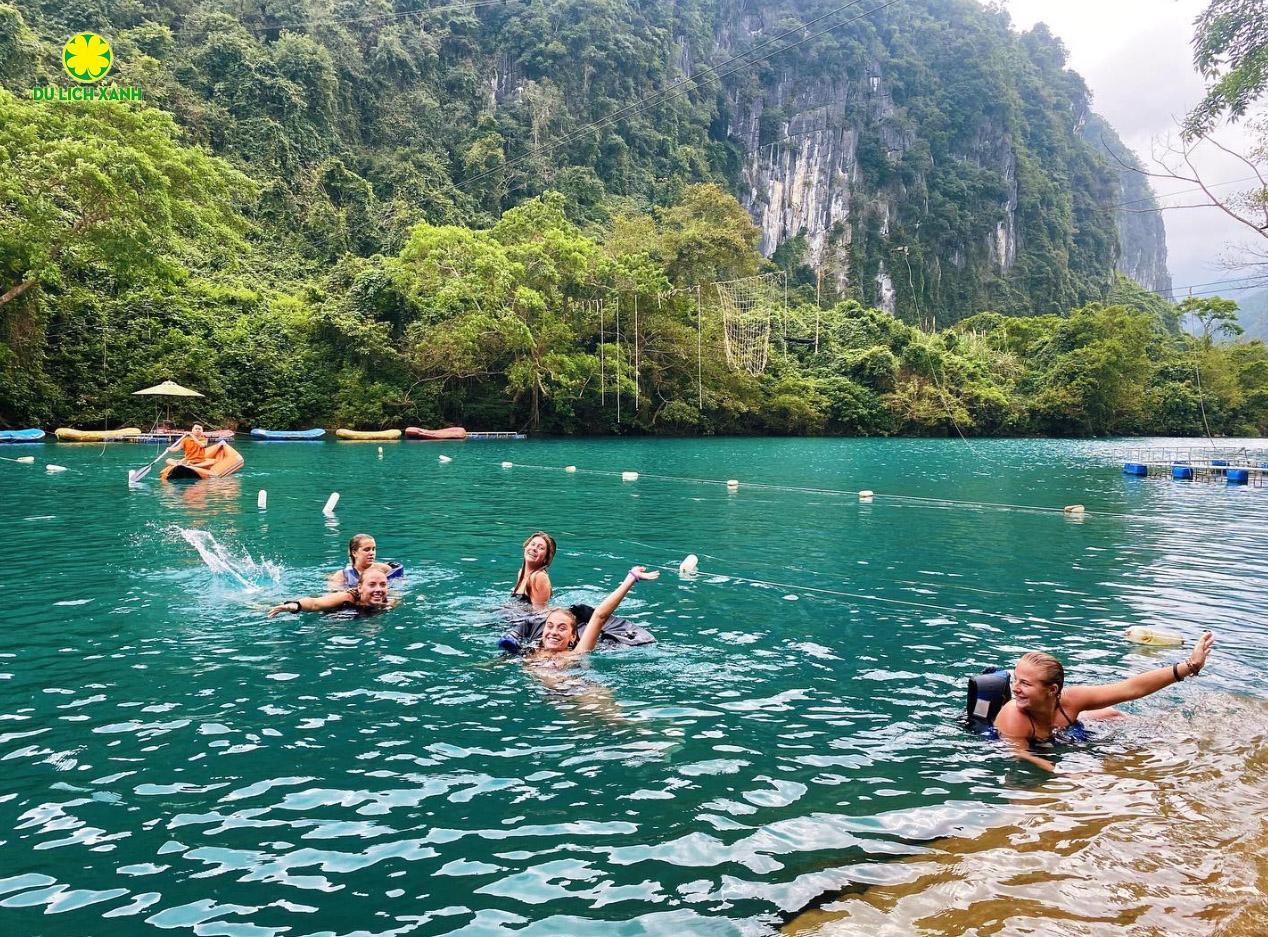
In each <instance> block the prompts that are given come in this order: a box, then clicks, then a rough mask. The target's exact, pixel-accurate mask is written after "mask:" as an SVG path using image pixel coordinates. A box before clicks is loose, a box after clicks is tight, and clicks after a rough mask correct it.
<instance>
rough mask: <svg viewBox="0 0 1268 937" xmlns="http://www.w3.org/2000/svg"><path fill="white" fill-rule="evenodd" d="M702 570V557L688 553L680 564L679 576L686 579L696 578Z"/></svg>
mask: <svg viewBox="0 0 1268 937" xmlns="http://www.w3.org/2000/svg"><path fill="white" fill-rule="evenodd" d="M699 569H700V557H698V556H696V555H695V554H694V553H688V554H687V555H686V556H685V557H683V561H682V562H681V563H679V564H678V575H679V576H682V577H683V578H684V579H689V578H690V577H692V576H694V575H695V574H696V572H697V571H698V570H699Z"/></svg>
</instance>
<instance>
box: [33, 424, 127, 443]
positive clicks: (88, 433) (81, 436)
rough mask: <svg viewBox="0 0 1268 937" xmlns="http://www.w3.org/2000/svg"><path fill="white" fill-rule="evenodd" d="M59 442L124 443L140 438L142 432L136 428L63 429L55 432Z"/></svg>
mask: <svg viewBox="0 0 1268 937" xmlns="http://www.w3.org/2000/svg"><path fill="white" fill-rule="evenodd" d="M53 435H54V436H56V437H57V441H58V442H124V441H126V440H128V439H131V438H132V437H133V436H140V435H141V431H140V430H139V429H137V428H136V427H135V426H128V427H125V428H123V429H67V428H66V427H64V426H63V427H61V428H60V429H57V430H55V431H54V432H53Z"/></svg>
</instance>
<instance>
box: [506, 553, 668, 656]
mask: <svg viewBox="0 0 1268 937" xmlns="http://www.w3.org/2000/svg"><path fill="white" fill-rule="evenodd" d="M659 577H660V573H658V572H651V573H649V572H648V571H647V570H646V569H644V568H643V567H642V566H634V567H632V568H631V569H630V571H629V573H627V574H626V576H625V579H624V580H622V581H621V584H620V585H619V586H617V587H616V589H615V591H613V592H612V594H611V595H609V596H608V597H607V598H606V599H604V600H603V601H602V602H600V603H599V605H598V607H597V608H596V609H595V610H594V612H593V613H592V614H591V615H590V620H589V621H588V622H586V625H585V628H583V629H581V632H580V634H578V629H577V616H576V615H575V614H573V613H572V612H571V611H569V610H568V609H566V608H552V609H551V610H550V611H549V612H547V613H546V622H545V624H544V625H543V626H542V636H541V644H540V645H539V646H538V647H537V648H536V649H535V650H533V651H531V652H529V653H528V654H527V655H525V660H527V661H528V662H529V663H533V664H546V665H555V666H558V665H565V666H566V665H567V664H569V663H572V662H574V661H576V660H577V659H578V658H579V657H580V656H581V655H582V654H588V653H589V652H590V651H593V650H594V646H595V645H596V644H598V643H599V635H600V634H601V633H602V632H603V626H604V625H605V624H606V623H607V620H608V619H609V618H611V617H612V613H613V612H615V611H616V608H617V606H618V605H620V604H621V600H622V599H624V598H625V596H626V595H627V594H628V593H629V591H630V590H631V589H632V588H634V583H636V582H638V581H639V580H640V579H657V578H659Z"/></svg>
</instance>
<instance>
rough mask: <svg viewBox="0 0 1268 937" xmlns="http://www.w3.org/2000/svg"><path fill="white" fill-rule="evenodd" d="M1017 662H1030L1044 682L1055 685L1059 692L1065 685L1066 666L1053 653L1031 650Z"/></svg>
mask: <svg viewBox="0 0 1268 937" xmlns="http://www.w3.org/2000/svg"><path fill="white" fill-rule="evenodd" d="M1017 663H1019V664H1030V665H1031V666H1033V667H1035V668H1037V669H1038V670H1039V677H1040V679H1041V680H1043V682H1044V683H1047V684H1049V685H1051V686H1055V687H1056V688H1057V692H1058V693H1060V692H1061V689H1062V687H1064V686H1065V668H1064V667H1062V666H1061V661H1059V660H1057V659H1056V658H1055V657H1053V656H1052V655H1051V654H1045V653H1044V652H1043V651H1031V652H1030V653H1029V654H1025V655H1023V656H1022V658H1021V660H1019V661H1018V662H1017Z"/></svg>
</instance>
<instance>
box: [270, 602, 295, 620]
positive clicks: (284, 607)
mask: <svg viewBox="0 0 1268 937" xmlns="http://www.w3.org/2000/svg"><path fill="white" fill-rule="evenodd" d="M291 605H292V603H291V602H283V603H282V604H281V605H274V606H273V607H272V608H271V609H269V616H268V617H269V618H272V617H273V616H274V615H280V614H281V613H282V612H289V611H291V610H292V609H291Z"/></svg>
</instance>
